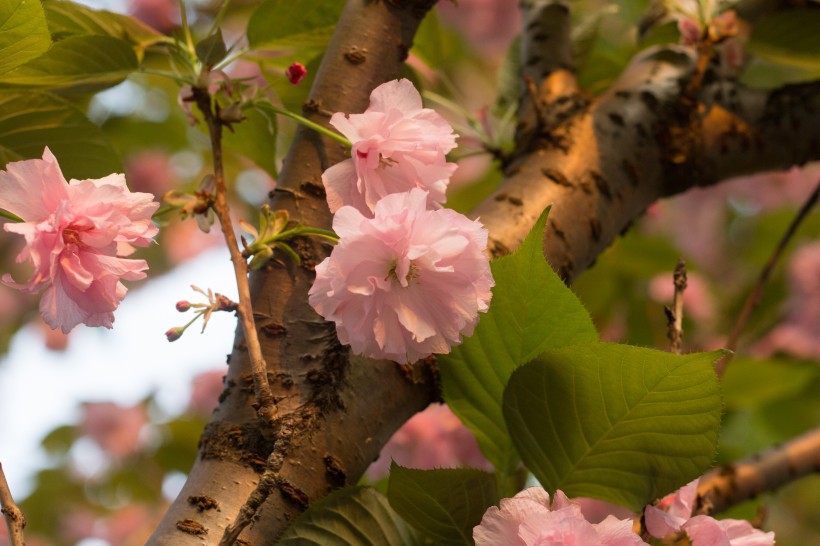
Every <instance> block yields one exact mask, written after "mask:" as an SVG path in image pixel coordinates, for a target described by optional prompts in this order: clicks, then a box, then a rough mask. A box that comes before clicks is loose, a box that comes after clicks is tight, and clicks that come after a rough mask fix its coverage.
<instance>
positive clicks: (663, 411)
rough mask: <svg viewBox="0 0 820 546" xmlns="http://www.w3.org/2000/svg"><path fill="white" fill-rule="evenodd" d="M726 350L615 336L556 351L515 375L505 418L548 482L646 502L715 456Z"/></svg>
mask: <svg viewBox="0 0 820 546" xmlns="http://www.w3.org/2000/svg"><path fill="white" fill-rule="evenodd" d="M722 354H723V353H722V352H721V351H715V352H711V353H697V354H691V355H684V356H681V355H674V354H671V353H665V352H661V351H655V350H652V349H645V348H640V347H630V346H628V345H617V344H613V343H590V344H587V345H579V346H576V347H566V348H562V349H556V350H554V351H549V352H547V353H544V354H543V355H541V356H540V357H538V358H537V359H535V360H534V361H533V362H531V363H530V364H527V365H526V366H523V367H522V368H520V369H519V370H517V371H516V372H515V373H514V374H513V376H512V377H511V378H510V382H509V385H508V386H507V390H506V391H505V393H504V417H505V419H506V420H507V425H508V426H509V428H510V433H511V434H512V438H513V441H514V442H515V445H516V447H517V448H518V451H519V453H521V457H522V459H523V460H524V463H525V464H526V465H527V468H529V469H530V471H532V473H533V474H535V477H536V478H537V479H538V480H539V481H540V482H541V484H543V486H544V488H545V489H547V490H548V491H555V490H556V489H561V490H563V491H564V493H566V494H567V495H568V496H570V497H593V498H597V499H601V500H605V501H609V502H613V503H616V504H620V505H622V506H626V507H629V508H631V509H633V510H640V509H641V508H642V507H643V506H644V505H645V504H647V503H648V502H651V501H652V500H653V499H656V498H658V497H661V496H663V495H665V494H667V493H669V492H670V491H673V490H675V489H677V488H678V487H680V486H682V485H684V484H685V483H687V482H689V481H691V480H692V479H693V478H695V477H697V476H699V475H700V474H702V473H703V472H704V471H705V470H706V469H708V468H709V466H710V465H711V464H712V462H713V461H714V459H715V451H716V446H717V440H718V431H719V428H720V412H721V401H720V391H719V387H718V381H717V376H716V375H715V372H714V369H713V362H714V361H715V360H717V359H718V358H719V357H720V356H721V355H722Z"/></svg>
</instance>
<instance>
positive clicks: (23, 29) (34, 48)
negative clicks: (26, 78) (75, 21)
mask: <svg viewBox="0 0 820 546" xmlns="http://www.w3.org/2000/svg"><path fill="white" fill-rule="evenodd" d="M50 45H51V36H50V35H49V33H48V26H47V25H46V17H45V13H44V12H43V7H42V6H41V5H40V2H39V1H38V0H4V1H3V2H0V74H4V73H6V72H8V71H9V70H11V69H13V68H16V67H18V66H20V65H21V64H23V63H25V62H27V61H30V60H31V59H34V58H35V57H39V56H40V55H41V54H42V53H44V52H45V51H46V50H47V49H48V46H50Z"/></svg>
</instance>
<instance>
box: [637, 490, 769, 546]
mask: <svg viewBox="0 0 820 546" xmlns="http://www.w3.org/2000/svg"><path fill="white" fill-rule="evenodd" d="M697 493H698V480H697V479H695V480H693V481H691V482H689V483H688V484H686V485H684V486H683V487H681V488H680V489H678V490H677V491H675V492H674V493H672V494H670V495H667V496H665V497H664V498H663V499H661V500H660V502H658V505H657V507H656V506H647V507H646V510H645V511H644V521H645V522H646V529H647V531H649V534H651V535H652V536H653V537H655V538H661V539H662V538H664V537H666V536H668V535H670V534H672V533H676V532H679V531H686V534H687V535H689V538H690V539H691V541H692V546H772V545H773V544H774V533H764V532H763V531H760V530H758V529H755V528H754V527H752V525H751V524H750V523H749V522H748V521H743V520H736V519H723V520H716V519H715V518H713V517H711V516H702V515H700V516H695V517H692V509H693V508H694V503H695V499H696V497H697Z"/></svg>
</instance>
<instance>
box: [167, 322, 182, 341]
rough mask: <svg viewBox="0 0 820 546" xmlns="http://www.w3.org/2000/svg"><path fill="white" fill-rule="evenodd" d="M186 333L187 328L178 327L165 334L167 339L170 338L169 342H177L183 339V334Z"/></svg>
mask: <svg viewBox="0 0 820 546" xmlns="http://www.w3.org/2000/svg"><path fill="white" fill-rule="evenodd" d="M184 331H185V328H183V327H181V326H177V327H175V328H170V329H169V330H168V331H167V332H165V337H167V338H168V341H176V340H178V339H179V338H181V337H182V333H183V332H184Z"/></svg>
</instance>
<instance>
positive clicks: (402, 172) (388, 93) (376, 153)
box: [322, 80, 456, 215]
mask: <svg viewBox="0 0 820 546" xmlns="http://www.w3.org/2000/svg"><path fill="white" fill-rule="evenodd" d="M330 123H331V125H333V126H334V127H336V128H337V129H338V130H339V131H340V132H341V133H342V134H343V135H344V136H346V137H347V138H348V139H349V140H350V142H351V143H352V144H353V148H352V150H351V159H347V160H345V161H342V162H341V163H337V164H336V165H333V166H332V167H330V168H329V169H327V170H326V171H325V172H324V174H323V175H322V182H323V183H324V185H325V190H326V192H327V203H328V205H329V206H330V210H331V212H336V211H337V210H338V209H339V208H340V207H342V206H345V205H350V206H353V207H355V208H356V209H358V210H359V211H360V212H362V213H364V214H368V215H369V214H371V213H372V211H373V209H374V207H375V206H376V202H378V201H379V199H381V198H382V197H384V196H385V195H389V194H391V193H399V192H406V191H409V190H410V189H411V188H422V189H425V190H427V191H428V192H429V195H428V202H429V204H430V206H431V207H437V206H438V204H440V203H444V201H445V200H446V197H445V195H444V192H445V191H446V189H447V184H448V182H449V179H450V176H451V175H452V174H453V172H454V171H455V169H456V164H455V163H447V160H446V159H445V154H446V153H447V152H449V151H450V150H452V149H453V148H455V146H456V143H455V140H456V135H455V134H454V133H453V128H452V127H450V124H448V123H447V121H446V120H445V119H444V118H443V117H441V116H440V115H439V114H437V113H436V112H435V111H433V110H431V109H429V108H422V104H421V96H420V95H419V93H418V91H416V88H415V87H413V84H412V83H410V81H409V80H393V81H389V82H387V83H384V84H382V85H380V86H378V87H377V88H376V89H374V90H373V92H372V93H371V94H370V106H369V107H368V108H367V110H365V111H364V113H362V114H351V115H349V116H348V115H345V114H343V113H341V112H339V113H336V114H333V117H331V118H330Z"/></svg>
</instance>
